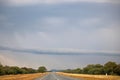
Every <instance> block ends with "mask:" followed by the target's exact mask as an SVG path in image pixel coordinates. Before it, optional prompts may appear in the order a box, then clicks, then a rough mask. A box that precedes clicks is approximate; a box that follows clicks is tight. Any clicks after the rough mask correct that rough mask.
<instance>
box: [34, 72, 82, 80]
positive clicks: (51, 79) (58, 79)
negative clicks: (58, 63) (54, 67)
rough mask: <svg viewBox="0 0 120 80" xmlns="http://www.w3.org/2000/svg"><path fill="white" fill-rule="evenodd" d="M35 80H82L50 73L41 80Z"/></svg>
mask: <svg viewBox="0 0 120 80" xmlns="http://www.w3.org/2000/svg"><path fill="white" fill-rule="evenodd" d="M35 80H83V79H76V78H72V77H67V76H63V75H59V74H57V73H55V72H51V73H49V74H47V75H45V76H43V77H41V78H37V79H35Z"/></svg>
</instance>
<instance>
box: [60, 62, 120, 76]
mask: <svg viewBox="0 0 120 80" xmlns="http://www.w3.org/2000/svg"><path fill="white" fill-rule="evenodd" d="M62 72H66V73H78V74H101V75H105V74H108V75H120V64H116V62H112V61H109V62H107V63H105V64H104V65H101V64H89V65H87V66H86V67H84V68H82V69H81V68H76V69H67V70H63V71H62Z"/></svg>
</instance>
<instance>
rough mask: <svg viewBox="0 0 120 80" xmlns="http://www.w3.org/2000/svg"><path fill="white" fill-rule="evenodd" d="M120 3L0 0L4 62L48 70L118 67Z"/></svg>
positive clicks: (0, 54)
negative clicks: (93, 66) (108, 65)
mask: <svg viewBox="0 0 120 80" xmlns="http://www.w3.org/2000/svg"><path fill="white" fill-rule="evenodd" d="M119 14H120V1H119V0H0V62H1V63H2V64H4V65H12V66H26V67H32V68H37V67H39V66H46V67H47V68H48V69H67V68H76V67H84V66H86V65H87V64H97V63H99V64H104V63H106V62H107V61H115V62H117V63H120V61H119V60H120V42H119V41H120V36H119V34H120V26H119V25H120V16H119Z"/></svg>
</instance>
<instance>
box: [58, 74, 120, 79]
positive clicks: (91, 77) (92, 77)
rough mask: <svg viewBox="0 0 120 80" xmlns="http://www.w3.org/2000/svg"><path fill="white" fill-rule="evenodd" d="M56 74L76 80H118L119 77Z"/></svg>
mask: <svg viewBox="0 0 120 80" xmlns="http://www.w3.org/2000/svg"><path fill="white" fill-rule="evenodd" d="M57 74H59V75H64V76H69V77H74V78H78V79H80V80H120V76H113V75H107V76H106V75H91V74H72V73H63V72H57Z"/></svg>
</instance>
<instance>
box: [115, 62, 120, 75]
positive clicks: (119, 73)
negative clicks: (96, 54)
mask: <svg viewBox="0 0 120 80" xmlns="http://www.w3.org/2000/svg"><path fill="white" fill-rule="evenodd" d="M114 73H115V74H117V75H120V64H118V65H117V66H116V67H115V69H114Z"/></svg>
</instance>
